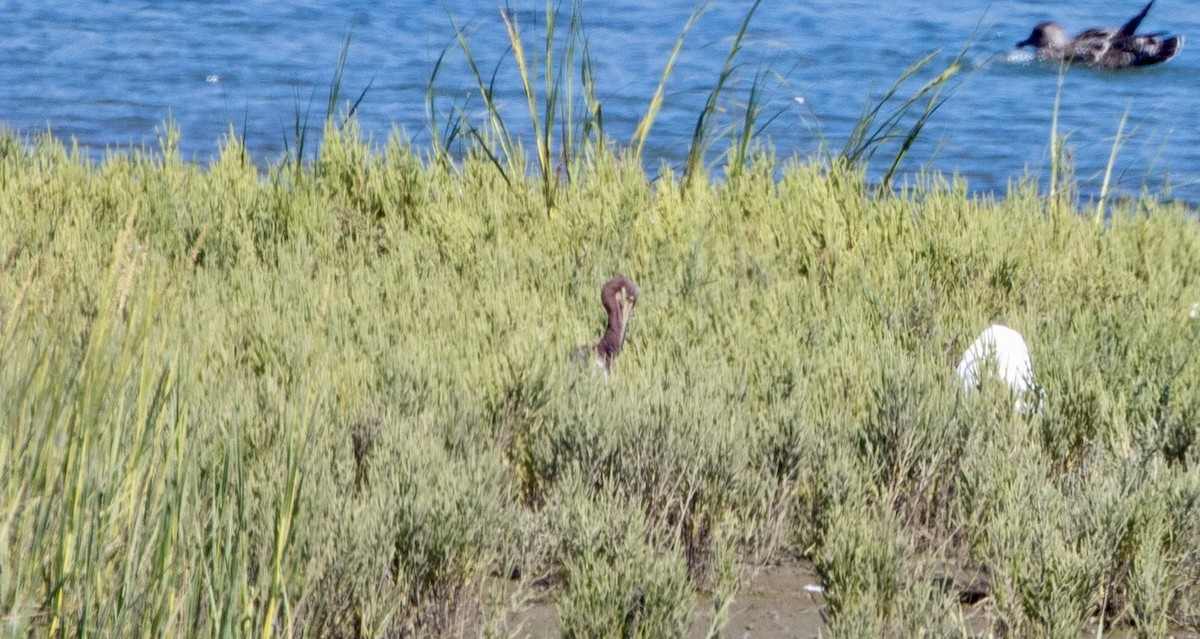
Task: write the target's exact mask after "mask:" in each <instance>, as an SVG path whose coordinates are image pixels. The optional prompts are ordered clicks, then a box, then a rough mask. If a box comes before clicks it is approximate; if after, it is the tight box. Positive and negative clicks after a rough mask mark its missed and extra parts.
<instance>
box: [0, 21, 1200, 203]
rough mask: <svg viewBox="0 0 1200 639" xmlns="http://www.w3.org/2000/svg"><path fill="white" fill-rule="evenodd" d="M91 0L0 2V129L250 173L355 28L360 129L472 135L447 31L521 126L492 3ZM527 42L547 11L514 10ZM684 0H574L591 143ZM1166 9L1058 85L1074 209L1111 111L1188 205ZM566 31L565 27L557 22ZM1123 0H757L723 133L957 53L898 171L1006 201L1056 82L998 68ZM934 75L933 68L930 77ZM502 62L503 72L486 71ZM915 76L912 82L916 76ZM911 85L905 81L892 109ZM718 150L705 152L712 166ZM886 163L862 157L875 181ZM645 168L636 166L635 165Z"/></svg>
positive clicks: (689, 76)
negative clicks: (178, 135) (1075, 191)
mask: <svg viewBox="0 0 1200 639" xmlns="http://www.w3.org/2000/svg"><path fill="white" fill-rule="evenodd" d="M379 5H380V3H367V2H338V3H335V2H292V3H275V2H261V1H255V2H237V3H235V2H173V3H165V2H123V1H112V2H86V3H53V2H52V3H42V2H28V1H10V0H0V25H2V31H3V33H4V34H5V35H4V36H3V37H0V62H2V63H0V86H2V87H3V88H2V89H0V126H5V127H8V128H10V129H15V130H18V131H21V132H24V133H31V134H32V133H39V132H43V131H46V130H47V129H49V130H51V131H53V132H54V134H56V135H57V136H59V137H61V138H63V139H67V140H71V139H74V140H76V141H78V142H79V143H80V144H81V145H84V146H85V147H87V148H88V149H89V152H90V153H91V155H92V157H93V158H102V157H103V156H104V153H105V152H106V151H105V150H106V149H125V148H129V147H131V146H134V147H137V146H142V145H145V146H149V147H157V140H158V139H159V137H160V135H161V132H162V129H163V124H164V122H166V121H167V120H168V119H173V120H174V122H176V123H177V124H178V126H179V127H180V129H181V131H182V141H181V145H180V146H181V150H182V153H183V154H184V156H185V157H187V158H191V159H194V160H196V161H200V162H205V161H208V160H211V159H212V158H213V157H215V155H216V154H217V152H218V148H219V145H220V140H221V139H222V137H223V136H225V135H226V134H227V133H228V132H229V131H230V130H231V127H232V128H233V129H234V130H235V131H236V134H237V135H243V134H244V135H245V138H246V141H247V144H248V146H249V148H250V151H251V153H252V154H253V155H254V156H255V158H256V159H258V160H260V161H262V162H264V163H265V162H272V161H277V160H278V159H279V158H280V157H281V156H282V154H283V153H284V149H285V147H286V146H288V145H293V146H294V144H295V138H294V125H295V122H296V116H297V114H300V115H303V114H304V113H305V112H308V113H310V121H312V122H314V123H316V122H319V121H320V120H321V119H322V117H323V115H324V112H325V108H326V97H327V95H328V89H329V84H330V81H331V79H332V76H333V73H334V70H335V68H336V63H337V57H338V52H339V49H340V48H341V46H342V44H343V41H344V40H345V38H346V35H347V34H348V33H349V34H352V41H351V45H350V50H349V57H348V60H347V64H346V69H345V73H344V76H343V78H342V88H343V97H344V98H345V99H354V98H356V97H357V96H358V95H359V93H361V92H362V91H363V90H364V89H366V88H367V87H368V85H369V87H370V88H369V90H367V93H366V95H365V98H364V99H363V101H362V103H361V105H360V107H359V110H358V120H359V123H360V124H361V127H362V129H363V130H364V132H365V133H366V134H368V135H370V136H371V138H372V139H373V140H374V141H376V142H378V143H380V144H382V142H383V141H384V140H386V138H387V137H388V135H389V134H390V133H391V132H392V131H393V129H396V130H400V131H402V132H403V134H404V135H406V136H407V137H409V138H411V139H412V140H413V142H414V144H417V145H428V144H429V143H430V132H429V127H428V126H427V122H426V109H425V94H426V87H427V85H428V81H429V75H430V72H431V71H432V70H433V68H434V65H435V62H436V61H437V59H438V57H439V56H440V55H441V54H442V52H443V51H447V50H448V53H447V55H446V58H445V60H444V62H443V66H442V70H441V74H440V76H439V79H438V82H437V88H438V90H437V105H438V109H439V113H440V114H441V115H442V116H445V114H446V113H447V112H448V111H449V109H450V108H451V107H462V106H465V108H466V110H467V111H468V113H470V114H472V115H473V117H475V118H477V122H478V123H479V124H482V123H483V121H482V119H479V118H480V116H481V115H482V110H483V109H482V106H483V103H482V101H481V100H480V99H479V97H478V91H477V87H476V84H475V81H474V79H473V78H472V76H471V75H470V73H469V70H468V66H467V64H466V59H465V56H464V55H463V53H462V51H461V49H459V48H457V45H456V43H455V35H454V30H453V28H452V26H451V19H450V16H453V19H454V21H456V22H457V23H458V24H459V25H460V26H461V27H462V28H463V30H464V31H465V32H466V33H467V35H468V41H469V43H470V46H471V49H472V53H473V54H474V56H475V58H476V60H477V62H478V63H479V67H480V69H481V71H482V72H483V73H484V74H485V75H487V76H490V75H491V74H492V72H493V70H495V69H497V68H499V75H498V83H497V94H498V97H499V99H500V102H501V104H502V105H503V107H502V108H503V109H504V112H505V114H506V117H507V118H508V120H509V122H510V124H513V125H514V126H516V127H517V128H518V132H520V131H521V128H520V127H522V126H525V123H526V122H527V117H528V116H527V115H526V112H525V111H524V105H525V103H524V98H523V97H522V95H521V94H520V92H519V90H520V84H519V81H518V80H517V78H516V76H515V74H514V72H513V64H512V56H511V54H509V53H507V39H506V36H505V33H504V26H503V23H502V22H501V19H500V13H499V9H500V7H501V6H502V5H501V4H500V3H489V2H465V1H462V0H447V1H446V2H444V3H418V2H400V3H389V4H386V5H384V6H379ZM749 5H750V3H749V2H745V1H739V2H730V1H723V0H717V1H716V2H715V3H714V4H712V6H711V7H710V8H709V10H708V11H707V12H706V13H705V14H704V15H703V16H702V17H701V19H700V20H699V22H698V23H697V24H696V26H695V28H694V29H693V30H692V31H691V32H690V33H689V34H688V36H687V39H686V40H685V42H684V45H683V50H682V53H681V55H680V59H679V62H678V66H677V68H676V70H675V72H674V74H673V75H672V78H671V81H670V83H669V84H668V87H667V95H666V102H665V104H664V107H663V111H662V113H661V115H660V116H659V118H658V120H657V123H656V124H655V127H654V129H653V131H652V133H651V137H650V140H649V143H648V147H647V157H648V158H649V161H650V162H651V163H660V162H665V163H667V164H669V165H672V166H678V165H680V164H681V163H682V161H683V157H684V156H685V155H686V153H687V148H688V145H689V143H690V140H691V136H692V131H693V128H694V126H695V121H696V116H697V114H698V113H699V112H700V111H701V109H702V107H703V104H704V101H705V99H706V98H707V95H708V90H709V89H710V88H711V87H712V86H713V84H714V83H715V82H716V80H717V77H718V75H719V73H720V70H721V67H722V65H723V64H724V62H725V57H726V55H727V54H728V51H729V47H730V46H731V44H732V36H733V34H735V33H736V32H737V29H738V27H739V26H740V23H741V20H742V18H743V16H744V15H745V13H746V11H747V9H748V8H749ZM510 6H511V7H512V9H513V11H514V12H515V14H516V15H517V18H518V20H519V21H520V24H521V25H522V28H523V29H524V30H525V31H526V32H527V33H528V34H530V36H531V37H530V38H529V39H528V40H527V46H528V47H529V50H530V51H540V49H541V45H540V44H539V42H538V41H537V40H536V39H535V37H533V36H534V34H536V33H540V27H541V25H542V23H543V22H544V7H545V5H544V3H541V2H525V1H522V2H515V0H514V3H513V4H511V5H510ZM693 8H694V5H693V4H692V3H691V2H665V3H643V2H632V1H630V0H606V1H604V2H584V3H583V17H584V23H585V26H586V28H587V33H588V36H589V43H590V48H591V53H592V57H593V59H594V63H595V67H596V78H597V90H598V93H599V98H600V99H601V101H602V103H603V114H604V121H605V127H606V132H607V134H608V135H609V136H610V137H612V138H613V139H615V140H617V141H619V142H626V141H628V140H629V138H630V136H631V134H632V132H633V130H634V127H635V126H636V124H637V121H638V119H639V118H640V117H641V116H642V114H643V113H644V112H645V110H646V106H647V104H648V102H649V100H650V97H651V96H652V94H653V92H654V89H655V86H656V85H657V82H658V79H659V76H660V74H661V72H662V69H663V65H664V64H665V63H666V61H667V58H668V56H669V54H670V51H671V48H672V47H673V46H674V43H675V40H676V38H677V36H678V35H679V34H680V32H681V30H682V28H683V25H684V23H685V22H686V21H687V19H688V16H689V15H690V14H691V12H692V10H693ZM1191 8H1192V7H1191V5H1190V4H1188V3H1185V2H1183V0H1160V1H1159V2H1158V3H1157V5H1156V6H1155V7H1154V9H1153V10H1152V11H1151V13H1150V15H1149V17H1148V18H1147V19H1146V21H1145V22H1144V23H1143V27H1142V30H1143V31H1170V32H1173V33H1181V34H1185V35H1186V36H1188V37H1190V38H1192V39H1193V43H1189V45H1187V46H1185V47H1184V49H1183V52H1182V53H1181V54H1180V55H1179V56H1178V57H1176V58H1175V59H1174V60H1172V61H1170V62H1169V63H1167V64H1165V65H1161V66H1158V67H1153V68H1148V69H1142V70H1134V71H1130V72H1123V73H1100V72H1094V71H1089V70H1086V69H1072V70H1070V71H1069V73H1068V74H1067V76H1066V79H1065V84H1064V86H1063V91H1062V105H1061V109H1060V123H1059V129H1060V132H1062V133H1064V134H1066V135H1067V136H1068V138H1067V145H1068V147H1069V148H1070V149H1071V151H1072V154H1073V160H1074V164H1075V167H1076V174H1077V177H1078V179H1079V181H1080V184H1081V188H1082V190H1083V191H1084V193H1085V194H1088V193H1095V192H1097V191H1098V190H1099V185H1100V182H1101V180H1102V178H1103V170H1104V166H1105V164H1106V163H1107V162H1108V159H1109V153H1110V151H1111V149H1112V141H1113V138H1114V136H1115V134H1116V132H1117V128H1118V126H1119V124H1120V122H1121V119H1122V115H1123V114H1124V113H1126V111H1128V114H1129V115H1128V121H1127V122H1126V125H1125V133H1126V134H1127V135H1128V139H1127V141H1126V142H1125V143H1124V145H1123V146H1122V148H1121V150H1120V153H1119V155H1118V157H1117V161H1116V166H1115V170H1114V176H1113V180H1114V182H1115V184H1116V185H1117V188H1118V189H1119V190H1121V191H1124V192H1126V193H1132V194H1136V193H1138V192H1139V191H1140V190H1142V189H1148V190H1149V191H1150V192H1152V193H1155V194H1159V195H1162V196H1165V197H1174V198H1179V199H1183V200H1186V201H1189V202H1200V127H1198V126H1195V125H1194V124H1193V118H1194V116H1195V114H1197V113H1200V92H1198V91H1197V88H1198V85H1200V83H1198V82H1197V79H1196V78H1198V77H1200V73H1198V71H1200V69H1198V66H1200V48H1195V47H1200V14H1197V13H1196V12H1195V11H1192V10H1190V9H1191ZM568 9H569V6H568V7H567V8H565V9H564V15H563V16H562V18H561V20H562V25H561V27H562V28H563V29H564V30H565V26H566V24H565V23H566V20H567V16H566V15H565V14H566V13H567V10H568ZM1138 9H1140V0H1132V1H1124V0H1123V1H1120V2H1118V1H1116V0H1109V1H1105V2H1092V3H1080V2H1065V1H1058V2H1049V1H1034V0H1024V1H1010V2H990V1H988V0H954V1H951V0H894V1H892V2H889V3H881V2H876V1H870V2H868V1H866V0H810V1H807V2H799V1H796V0H763V2H762V4H761V6H760V7H759V9H758V13H757V14H756V15H755V17H754V19H753V21H752V23H751V26H750V30H749V33H748V35H747V39H746V41H745V43H744V50H743V51H742V52H741V54H740V55H739V58H738V60H739V63H740V64H739V66H738V67H737V68H736V71H735V74H734V77H733V78H732V81H731V82H732V83H731V91H730V92H729V93H727V94H726V95H725V97H724V99H723V100H722V104H721V111H720V116H719V118H718V121H717V124H718V126H721V127H723V126H729V125H731V124H734V123H736V122H737V121H738V119H739V118H740V117H741V115H742V113H743V112H744V110H745V100H746V93H747V90H748V88H749V87H750V85H751V84H752V83H753V82H754V81H755V79H756V78H758V79H759V82H760V84H761V86H762V88H763V90H764V91H763V94H762V96H761V97H762V98H763V99H764V103H763V106H764V107H765V110H764V112H763V118H762V120H761V122H764V123H765V121H766V120H767V119H769V118H771V117H773V118H774V119H773V120H771V122H770V124H769V125H768V126H766V128H765V130H764V131H763V133H762V136H763V137H762V138H761V139H763V140H770V143H771V145H772V147H773V148H774V150H775V152H776V153H777V154H778V155H781V156H792V155H797V156H800V157H805V156H809V155H811V154H813V153H815V152H817V151H818V149H819V148H820V145H821V140H822V139H824V140H825V143H826V144H827V145H828V146H831V147H834V148H840V146H841V145H842V143H843V142H844V141H845V139H846V136H847V135H848V133H849V131H850V127H851V125H852V124H853V122H854V121H855V120H856V119H857V118H858V117H859V115H860V112H861V110H862V107H863V105H864V104H865V103H866V101H867V99H868V96H869V95H871V94H872V92H874V93H876V94H877V93H878V92H879V91H881V90H883V89H885V88H887V87H888V86H889V85H890V84H891V83H892V81H893V80H894V79H896V78H897V77H898V76H899V74H900V73H901V72H902V71H903V70H904V69H905V68H907V67H908V66H909V65H910V64H912V63H913V62H915V61H916V60H918V59H920V58H921V57H922V56H924V55H926V54H928V53H930V52H932V51H935V50H939V49H941V50H943V57H942V59H943V60H944V61H947V62H948V60H949V58H950V57H951V56H952V55H953V54H954V53H956V52H957V51H958V50H959V49H961V48H962V47H963V46H964V45H965V44H966V43H967V42H968V41H972V40H973V41H974V44H973V46H972V48H971V49H970V51H969V53H968V54H967V65H966V72H965V73H964V74H962V76H960V77H961V82H960V83H959V84H958V85H957V86H956V88H955V89H954V91H953V92H952V93H950V94H949V95H948V100H947V101H946V103H945V104H944V106H943V107H942V108H941V110H940V111H938V112H937V113H936V114H935V116H934V117H933V119H932V120H931V121H930V123H929V125H928V126H927V128H926V130H925V132H924V134H923V135H922V137H921V139H920V140H919V142H918V144H917V145H916V147H915V148H914V149H913V150H912V153H911V155H910V158H909V161H908V162H906V164H905V165H904V168H905V169H906V170H908V171H915V170H917V169H919V168H920V167H922V166H932V167H933V168H935V169H937V170H940V171H943V172H946V173H954V174H957V175H960V176H962V177H964V178H966V179H967V180H968V182H969V185H970V188H971V189H972V190H973V191H975V192H995V193H997V194H1003V192H1004V191H1005V189H1006V188H1007V185H1008V184H1010V183H1011V182H1012V181H1013V180H1016V179H1019V178H1021V177H1022V176H1023V175H1026V174H1028V175H1032V176H1034V177H1038V178H1040V179H1041V180H1042V181H1043V182H1044V180H1045V177H1046V175H1047V174H1048V173H1049V153H1048V148H1049V139H1050V122H1051V114H1052V111H1053V107H1054V99H1055V92H1056V90H1057V86H1058V81H1059V78H1058V73H1057V70H1056V69H1054V68H1048V67H1046V66H1044V65H1038V64H1028V63H1023V62H1020V61H1014V60H1012V59H1011V56H1009V55H1007V54H1008V53H1009V52H1010V51H1011V48H1012V45H1013V44H1014V43H1015V42H1017V41H1018V40H1021V39H1023V38H1025V37H1026V36H1027V35H1028V33H1029V30H1030V28H1031V27H1032V26H1033V25H1034V24H1035V23H1037V22H1039V21H1042V20H1047V19H1055V20H1058V21H1059V22H1062V23H1063V24H1064V26H1065V27H1066V28H1067V30H1068V31H1071V32H1076V31H1079V30H1082V29H1084V28H1087V27H1091V26H1100V25H1115V24H1120V23H1122V22H1124V21H1125V20H1126V19H1127V18H1128V17H1130V16H1132V15H1133V14H1134V13H1136V12H1137V11H1138ZM944 64H945V62H942V63H935V66H936V68H935V69H933V71H939V70H940V69H941V68H943V67H944ZM497 65H499V66H497ZM928 77H930V75H929V74H925V75H924V76H922V79H927V78H928ZM915 89H916V85H914V86H913V87H912V88H911V89H909V93H911V91H914V90H915ZM721 150H722V147H721V146H720V145H718V146H717V147H715V149H714V151H715V152H714V154H713V156H714V157H713V158H712V159H713V160H717V159H718V158H717V157H716V155H717V153H719V152H720V151H721ZM888 159H890V155H889V154H888V153H887V150H886V149H885V151H884V152H883V153H882V154H881V155H880V156H877V161H876V165H877V166H876V169H877V171H878V170H879V168H880V167H879V165H881V164H883V163H884V161H885V160H888ZM652 168H653V167H652Z"/></svg>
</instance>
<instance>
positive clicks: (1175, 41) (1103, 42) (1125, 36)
mask: <svg viewBox="0 0 1200 639" xmlns="http://www.w3.org/2000/svg"><path fill="white" fill-rule="evenodd" d="M1153 4H1154V0H1150V2H1148V3H1146V6H1145V7H1143V8H1142V10H1141V12H1140V13H1138V14H1137V15H1136V16H1134V17H1132V18H1130V19H1129V21H1128V22H1126V23H1125V24H1124V25H1122V26H1120V27H1098V28H1092V29H1088V30H1086V31H1084V32H1082V33H1080V34H1078V35H1076V36H1075V37H1071V36H1068V35H1067V32H1066V30H1064V29H1063V28H1062V25H1060V24H1058V23H1057V22H1043V23H1041V24H1039V25H1037V26H1036V27H1034V28H1033V32H1032V33H1030V34H1029V37H1028V38H1026V39H1024V40H1022V41H1020V42H1018V43H1017V47H1018V48H1019V47H1026V46H1032V47H1036V48H1037V52H1038V57H1039V58H1041V59H1042V60H1047V61H1053V62H1069V63H1079V64H1083V65H1086V66H1089V67H1095V68H1098V69H1109V70H1114V69H1124V68H1126V67H1143V66H1147V65H1151V64H1158V63H1159V62H1166V61H1167V60H1170V59H1171V58H1173V57H1175V54H1177V53H1179V49H1180V48H1181V47H1182V46H1183V37H1182V36H1169V37H1168V36H1166V34H1165V33H1143V34H1138V33H1137V28H1138V26H1140V25H1141V24H1142V19H1144V18H1145V17H1146V14H1147V13H1149V12H1150V7H1151V6H1152V5H1153Z"/></svg>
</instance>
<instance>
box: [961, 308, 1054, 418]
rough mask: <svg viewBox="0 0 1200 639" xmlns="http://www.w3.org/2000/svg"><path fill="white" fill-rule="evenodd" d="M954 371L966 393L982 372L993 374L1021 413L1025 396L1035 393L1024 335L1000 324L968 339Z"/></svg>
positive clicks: (972, 388) (981, 379)
mask: <svg viewBox="0 0 1200 639" xmlns="http://www.w3.org/2000/svg"><path fill="white" fill-rule="evenodd" d="M957 370H958V378H959V380H961V381H962V385H963V392H964V393H968V394H969V393H970V392H971V391H972V390H974V389H976V388H978V387H979V385H980V383H981V382H982V381H983V375H984V374H987V373H993V374H994V375H995V376H996V377H997V378H998V379H999V380H1000V381H1002V382H1004V383H1005V384H1006V385H1007V386H1008V388H1009V389H1010V390H1012V392H1013V394H1014V395H1016V396H1017V402H1016V405H1015V406H1014V408H1015V409H1016V410H1017V411H1019V412H1025V408H1026V404H1025V401H1024V398H1025V396H1026V395H1027V394H1029V393H1031V392H1032V393H1035V394H1037V392H1038V391H1037V390H1036V386H1035V385H1034V381H1033V362H1032V361H1030V359H1029V347H1028V346H1026V344H1025V338H1024V337H1021V334H1020V333H1018V332H1016V331H1014V330H1013V329H1011V328H1009V327H1007V326H1004V325H1002V324H993V325H991V326H989V327H987V329H986V330H984V331H983V332H982V333H980V334H979V337H977V338H975V341H974V342H971V345H970V346H968V347H967V351H966V352H965V353H963V357H962V360H961V361H959V363H958V369H957Z"/></svg>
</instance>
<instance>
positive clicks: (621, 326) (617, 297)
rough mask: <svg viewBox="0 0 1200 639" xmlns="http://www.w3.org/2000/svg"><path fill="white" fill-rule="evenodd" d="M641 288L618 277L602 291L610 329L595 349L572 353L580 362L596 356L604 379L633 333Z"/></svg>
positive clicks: (630, 281) (582, 347) (589, 348)
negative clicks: (632, 321) (627, 337)
mask: <svg viewBox="0 0 1200 639" xmlns="http://www.w3.org/2000/svg"><path fill="white" fill-rule="evenodd" d="M637 301H638V287H637V284H634V283H633V280H631V279H629V278H628V277H625V276H624V275H617V276H616V277H614V278H612V279H611V280H609V281H608V282H606V283H605V284H604V286H603V287H601V288H600V303H601V304H603V305H604V310H605V311H606V312H607V313H608V327H607V328H605V329H604V335H603V336H602V337H601V338H600V341H599V342H596V345H595V346H580V347H578V348H576V349H575V350H574V351H573V352H572V354H573V355H574V356H575V357H576V358H578V359H587V358H589V357H592V358H593V359H594V361H595V362H596V365H597V366H599V367H600V368H602V369H604V378H605V379H608V377H609V375H611V374H612V366H613V362H615V361H616V359H617V356H618V355H620V354H621V347H622V346H624V345H625V334H626V333H627V332H628V331H629V318H630V316H632V315H633V307H634V306H636V305H637Z"/></svg>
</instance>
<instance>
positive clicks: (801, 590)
mask: <svg viewBox="0 0 1200 639" xmlns="http://www.w3.org/2000/svg"><path fill="white" fill-rule="evenodd" d="M744 574H745V575H746V576H745V577H744V578H743V582H742V588H741V590H740V591H739V592H738V594H737V597H736V598H735V599H734V602H733V604H732V605H731V606H730V612H729V622H728V623H726V624H725V630H724V632H723V633H722V636H723V637H732V638H737V639H759V638H761V639H770V638H774V637H798V638H801V639H810V638H816V637H822V638H827V637H829V636H830V634H829V629H828V628H827V627H826V626H825V622H824V620H823V619H822V617H821V610H822V608H823V607H824V605H825V598H824V597H823V596H822V595H821V594H820V593H819V592H811V591H813V590H817V589H818V588H819V587H820V580H819V579H818V578H817V575H816V572H815V571H814V570H813V566H812V564H811V563H808V562H805V561H799V560H791V561H786V562H784V563H781V564H773V565H762V566H744ZM806 586H807V587H808V589H807V590H806V588H805V587H806ZM711 619H712V603H711V600H710V599H709V598H708V597H707V596H706V595H701V596H699V597H698V598H697V601H696V614H695V616H694V617H693V619H692V630H691V632H690V633H688V637H689V638H695V639H703V637H704V636H705V634H706V633H707V632H708V626H709V623H710V621H711ZM513 621H514V622H515V623H516V624H520V626H519V627H520V628H521V632H520V633H519V635H518V636H522V637H536V638H539V639H540V638H543V637H557V636H559V633H558V623H557V620H556V618H555V610H554V602H553V601H551V600H549V599H547V600H541V601H537V602H535V603H534V604H533V605H532V606H531V607H530V608H529V609H527V610H525V611H523V612H522V613H520V614H519V615H517V616H516V618H515V619H514V620H513Z"/></svg>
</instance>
